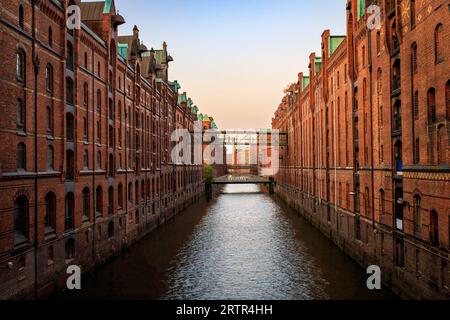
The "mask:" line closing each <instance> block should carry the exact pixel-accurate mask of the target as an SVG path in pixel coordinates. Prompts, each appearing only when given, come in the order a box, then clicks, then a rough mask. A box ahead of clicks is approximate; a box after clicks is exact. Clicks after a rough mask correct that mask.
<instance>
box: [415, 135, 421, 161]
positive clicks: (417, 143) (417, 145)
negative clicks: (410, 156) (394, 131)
mask: <svg viewBox="0 0 450 320" xmlns="http://www.w3.org/2000/svg"><path fill="white" fill-rule="evenodd" d="M419 163H420V140H419V139H416V141H415V144H414V164H419Z"/></svg>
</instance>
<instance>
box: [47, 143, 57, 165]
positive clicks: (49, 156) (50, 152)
mask: <svg viewBox="0 0 450 320" xmlns="http://www.w3.org/2000/svg"><path fill="white" fill-rule="evenodd" d="M54 158H55V155H54V151H53V147H52V146H48V148H47V170H48V171H52V170H53V168H54V167H55V166H54V163H53V161H54Z"/></svg>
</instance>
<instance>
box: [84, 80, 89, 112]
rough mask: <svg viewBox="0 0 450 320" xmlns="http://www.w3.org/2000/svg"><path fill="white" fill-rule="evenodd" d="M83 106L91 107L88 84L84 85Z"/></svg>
mask: <svg viewBox="0 0 450 320" xmlns="http://www.w3.org/2000/svg"><path fill="white" fill-rule="evenodd" d="M83 105H84V106H85V107H87V106H88V105H89V85H88V84H87V83H85V84H84V85H83Z"/></svg>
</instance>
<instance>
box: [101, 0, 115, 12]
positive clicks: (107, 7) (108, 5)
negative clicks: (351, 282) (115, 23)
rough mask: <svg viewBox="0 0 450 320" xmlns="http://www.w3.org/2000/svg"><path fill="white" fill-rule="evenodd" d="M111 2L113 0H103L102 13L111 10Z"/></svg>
mask: <svg viewBox="0 0 450 320" xmlns="http://www.w3.org/2000/svg"><path fill="white" fill-rule="evenodd" d="M112 3H113V0H105V7H104V8H103V13H110V12H111V6H112Z"/></svg>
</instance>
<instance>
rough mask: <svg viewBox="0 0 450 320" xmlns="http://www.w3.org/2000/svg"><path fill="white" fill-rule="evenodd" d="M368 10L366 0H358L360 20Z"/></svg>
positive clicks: (358, 16)
mask: <svg viewBox="0 0 450 320" xmlns="http://www.w3.org/2000/svg"><path fill="white" fill-rule="evenodd" d="M365 10H366V0H358V9H357V18H358V20H359V19H361V17H362V16H363V15H364V13H365Z"/></svg>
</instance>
